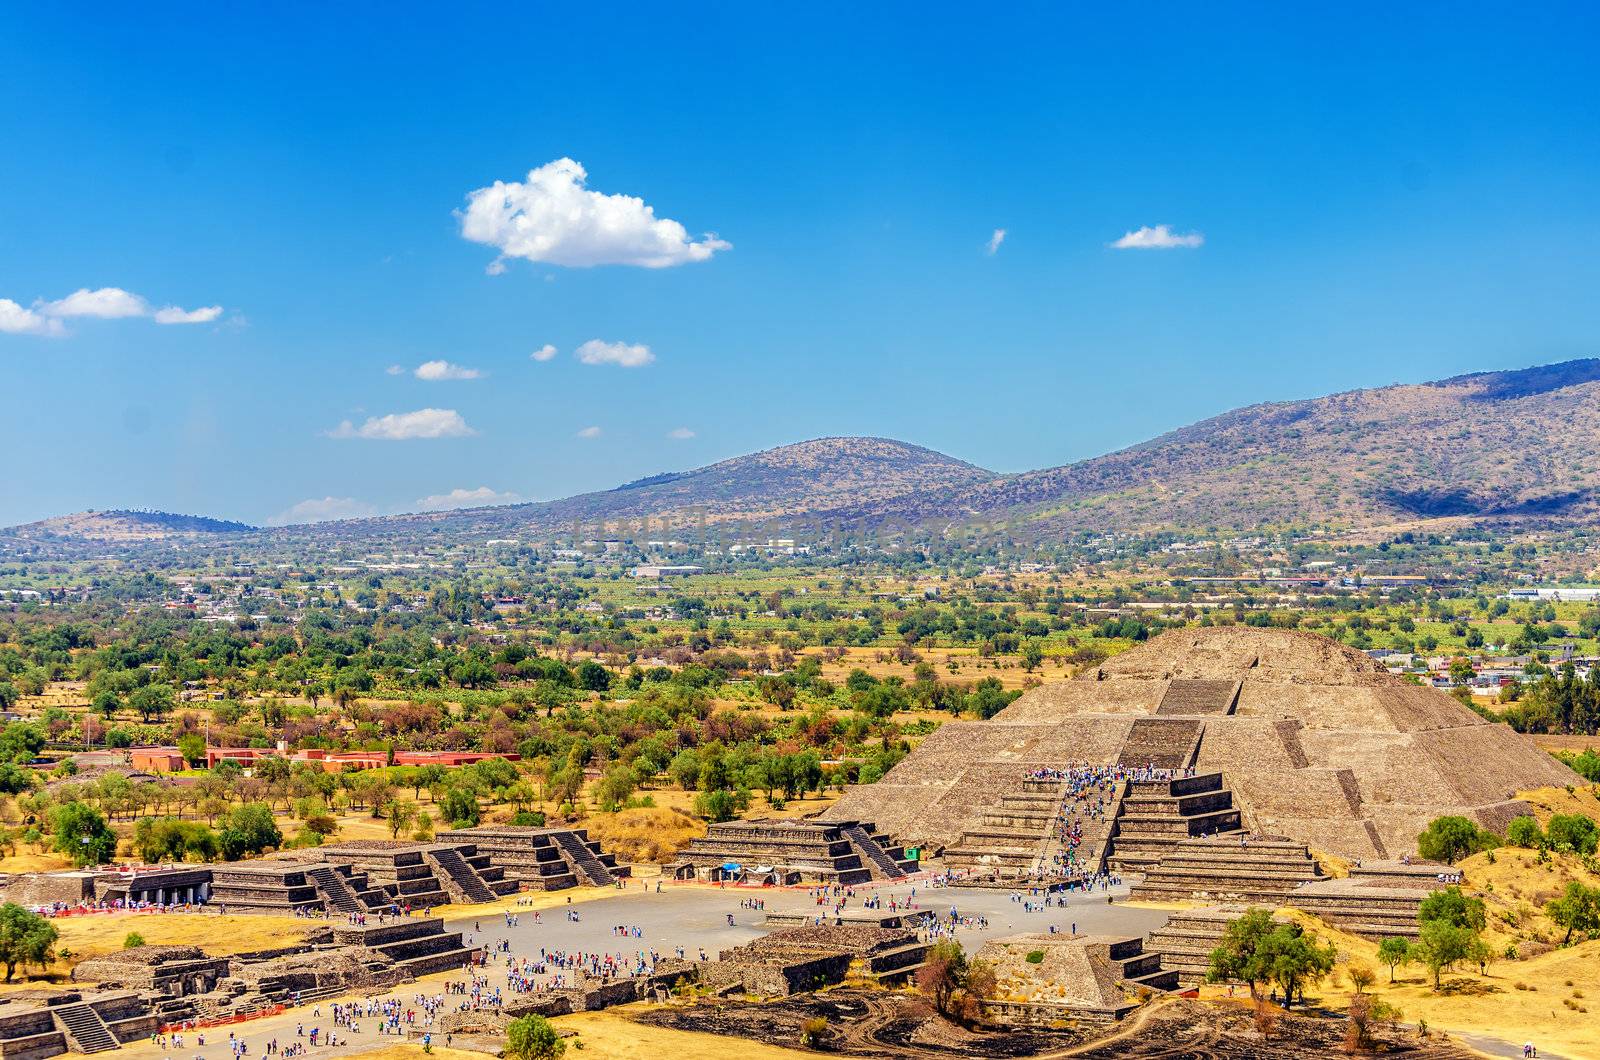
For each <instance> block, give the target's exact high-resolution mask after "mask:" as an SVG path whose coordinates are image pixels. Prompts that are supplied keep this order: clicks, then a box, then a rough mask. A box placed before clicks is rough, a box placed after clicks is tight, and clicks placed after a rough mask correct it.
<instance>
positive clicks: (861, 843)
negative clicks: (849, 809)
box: [839, 823, 905, 880]
mask: <svg viewBox="0 0 1600 1060" xmlns="http://www.w3.org/2000/svg"><path fill="white" fill-rule="evenodd" d="M839 831H840V832H842V833H843V834H844V835H845V836H846V837H847V838H848V839H849V840H850V845H851V846H854V847H856V848H857V849H858V850H860V851H861V853H862V854H864V855H865V856H866V858H867V860H868V861H870V862H872V865H871V868H872V869H873V875H874V876H878V875H881V876H882V877H883V878H884V879H888V880H898V879H900V878H901V877H903V876H904V875H905V872H903V871H902V870H901V868H900V866H899V865H897V864H895V860H894V858H891V857H890V856H889V853H888V851H886V850H884V849H883V845H882V844H881V843H879V842H878V841H877V840H876V839H874V838H873V837H872V834H871V833H869V832H868V831H867V830H866V829H865V828H863V827H861V825H859V824H855V823H851V824H844V825H841V826H840V827H839Z"/></svg>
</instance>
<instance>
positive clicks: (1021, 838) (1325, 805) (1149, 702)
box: [822, 626, 1578, 875]
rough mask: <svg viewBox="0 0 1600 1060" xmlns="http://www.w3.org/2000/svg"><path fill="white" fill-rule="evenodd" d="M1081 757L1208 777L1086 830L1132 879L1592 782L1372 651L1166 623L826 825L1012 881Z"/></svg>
mask: <svg viewBox="0 0 1600 1060" xmlns="http://www.w3.org/2000/svg"><path fill="white" fill-rule="evenodd" d="M1086 763H1087V764H1099V765H1115V764H1121V765H1124V766H1128V767H1130V768H1137V767H1144V766H1156V767H1158V768H1164V769H1172V770H1177V771H1180V773H1182V772H1184V771H1191V770H1192V771H1193V772H1194V773H1196V774H1197V775H1198V776H1196V777H1189V778H1184V779H1180V780H1177V781H1172V782H1150V783H1147V784H1144V785H1131V786H1130V788H1131V790H1129V791H1126V792H1125V793H1124V795H1123V803H1124V804H1123V805H1122V806H1119V807H1118V808H1117V813H1116V814H1115V815H1114V816H1113V819H1112V822H1111V823H1110V825H1109V827H1108V829H1107V834H1106V835H1104V836H1101V837H1086V845H1089V846H1091V847H1093V846H1098V848H1099V851H1098V853H1099V857H1100V858H1102V859H1110V860H1113V861H1114V860H1115V859H1117V858H1118V857H1119V856H1120V857H1122V859H1123V863H1124V864H1125V866H1126V867H1127V870H1128V871H1146V870H1148V869H1150V868H1151V867H1152V865H1153V863H1154V862H1155V861H1157V860H1159V859H1160V857H1161V856H1163V855H1164V854H1166V853H1167V852H1168V848H1170V846H1171V845H1172V844H1174V843H1176V842H1177V841H1178V840H1180V839H1189V838H1191V837H1197V836H1201V835H1205V834H1208V833H1210V832H1233V831H1239V832H1245V833H1251V834H1255V835H1259V836H1276V837H1283V838H1285V839H1288V840H1290V841H1292V842H1295V843H1300V844H1304V845H1307V846H1310V847H1314V848H1316V849H1318V850H1321V851H1325V852H1328V853H1332V854H1337V855H1340V856H1343V857H1346V858H1352V859H1376V860H1384V859H1397V858H1399V857H1400V856H1401V855H1403V854H1411V853H1414V852H1415V850H1416V837H1417V835H1418V834H1419V833H1420V832H1421V831H1422V830H1423V829H1424V828H1425V827H1426V826H1427V824H1428V822H1429V821H1431V820H1432V819H1433V818H1435V817H1439V816H1442V815H1445V814H1460V815H1462V816H1466V817H1470V818H1472V819H1474V820H1476V821H1477V822H1478V823H1479V824H1481V825H1483V826H1485V827H1487V828H1490V829H1493V830H1495V831H1502V830H1503V829H1504V828H1505V826H1506V823H1507V822H1508V821H1510V820H1511V819H1512V818H1513V817H1516V816H1519V815H1522V814H1525V813H1527V812H1529V811H1528V808H1527V806H1526V805H1525V804H1524V803H1522V802H1520V801H1519V800H1518V799H1517V797H1516V793H1517V792H1518V791H1521V790H1527V789H1531V788H1537V787H1544V786H1551V785H1556V786H1561V785H1566V784H1572V783H1577V782H1578V778H1577V775H1576V774H1574V773H1573V772H1572V771H1571V770H1569V769H1567V768H1566V767H1565V766H1563V765H1561V764H1560V763H1559V762H1557V761H1555V760H1554V759H1553V758H1551V757H1550V756H1549V755H1547V754H1545V753H1544V752H1543V751H1541V750H1539V749H1538V748H1537V747H1536V746H1535V745H1534V744H1533V743H1532V742H1531V741H1529V740H1527V739H1526V738H1524V737H1522V736H1520V735H1519V734H1517V733H1515V732H1513V731H1512V730H1511V729H1510V728H1509V727H1507V726H1505V725H1500V724H1493V723H1490V722H1488V721H1486V720H1484V719H1483V718H1481V717H1479V716H1478V715H1476V714H1474V713H1473V712H1472V711H1470V710H1468V709H1467V708H1466V707H1464V706H1462V705H1461V704H1460V703H1459V702H1457V701H1456V700H1455V699H1454V698H1452V697H1450V696H1448V695H1445V694H1444V693H1443V692H1440V691H1438V690H1436V689H1430V688H1424V687H1421V686H1419V685H1414V684H1411V683H1409V682H1407V681H1404V680H1402V679H1400V678H1398V677H1395V676H1392V675H1390V674H1389V673H1387V672H1386V671H1385V670H1384V669H1383V667H1382V666H1380V665H1379V664H1378V663H1377V662H1375V661H1374V660H1372V659H1370V658H1368V657H1367V656H1366V655H1363V654H1362V653H1361V652H1358V651H1355V650H1353V649H1351V648H1347V647H1344V646H1343V645H1340V644H1337V643H1335V642H1334V641H1331V640H1328V639H1326V638H1324V637H1319V636H1316V635H1314V634H1311V633H1305V632H1300V631H1293V630H1269V629H1255V628H1247V627H1241V626H1228V627H1213V628H1201V629H1177V630H1171V631H1168V632H1166V633H1163V634H1161V635H1160V636H1159V637H1156V638H1155V639H1154V640H1152V641H1150V642H1149V643H1147V644H1145V645H1142V646H1141V647H1138V648H1135V649H1134V650H1132V651H1129V652H1126V653H1124V654H1122V655H1119V656H1116V657H1115V658H1112V659H1110V660H1108V661H1107V662H1105V663H1104V664H1102V665H1101V666H1099V667H1097V668H1096V669H1094V670H1090V671H1088V672H1085V673H1083V674H1080V675H1079V676H1078V677H1077V678H1075V679H1074V680H1071V681H1063V682H1059V683H1056V684H1051V685H1046V686H1043V687H1041V688H1037V689H1035V690H1033V691H1032V692H1029V693H1027V694H1026V695H1024V696H1022V697H1021V698H1020V699H1018V700H1017V701H1016V702H1014V703H1012V704H1011V705H1010V706H1009V707H1007V708H1006V709H1005V710H1002V711H1001V712H1000V713H999V714H997V715H995V716H994V717H993V718H991V719H989V720H988V721H980V722H948V723H946V724H945V725H942V726H940V727H939V728H938V729H937V730H936V731H935V732H933V733H932V734H931V735H929V736H928V737H927V739H925V740H924V741H923V742H922V743H921V745H920V746H918V747H917V748H916V750H914V751H913V752H912V753H911V754H910V755H908V756H907V757H906V758H905V759H904V760H903V761H901V762H900V763H899V764H898V765H896V766H895V767H894V768H893V769H892V770H890V771H889V772H888V774H886V775H885V776H884V777H883V779H881V780H880V781H878V782H877V783H875V784H870V785H864V786H859V787H854V788H851V789H849V790H848V791H847V792H846V793H845V795H844V796H843V797H842V798H841V799H840V800H839V801H838V802H837V803H835V804H834V805H833V806H832V807H830V808H829V809H828V810H827V811H825V812H824V813H823V814H822V819H823V820H825V821H837V822H841V823H842V822H845V821H859V820H872V821H876V822H877V823H878V825H879V826H880V827H883V828H884V829H885V830H887V831H888V832H890V833H893V834H894V835H896V836H898V837H899V838H900V839H901V840H903V841H906V842H917V843H922V844H924V845H926V846H928V847H930V848H933V849H941V848H943V849H947V851H948V852H960V851H963V850H967V851H969V852H973V853H974V854H975V856H974V858H973V859H972V862H973V863H974V864H978V865H982V864H984V860H983V859H984V858H985V856H989V861H988V864H990V865H991V866H993V867H994V868H995V872H996V875H1003V874H1005V873H1003V872H1002V871H1001V870H1002V868H1004V867H1005V865H1006V863H1007V862H1009V865H1010V869H1011V874H1013V875H1014V874H1016V873H1017V872H1020V871H1025V870H1026V867H1027V866H1030V865H1032V864H1034V863H1035V859H1037V858H1038V857H1039V855H1040V854H1041V853H1042V850H1041V847H1042V845H1043V844H1045V843H1047V842H1048V840H1049V834H1048V822H1049V821H1050V820H1052V819H1053V818H1054V815H1055V812H1056V810H1057V808H1058V807H1060V806H1061V805H1062V804H1063V801H1064V799H1065V798H1066V792H1065V790H1064V789H1063V788H1062V787H1061V786H1059V785H1058V786H1056V788H1054V789H1051V787H1050V785H1049V784H1041V783H1038V782H1035V783H1032V784H1030V782H1029V780H1028V777H1027V774H1028V772H1029V770H1031V769H1035V768H1054V769H1061V768H1065V767H1067V766H1069V765H1074V764H1086ZM1026 796H1033V798H1031V799H1030V798H1027V797H1026ZM1052 798H1054V799H1055V802H1054V804H1052V803H1051V799H1052ZM1119 843H1120V844H1121V846H1122V848H1123V849H1122V850H1120V851H1119ZM1006 854H1009V855H1010V856H1009V857H1006V856H1002V855H1006Z"/></svg>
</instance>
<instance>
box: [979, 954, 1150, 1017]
mask: <svg viewBox="0 0 1600 1060" xmlns="http://www.w3.org/2000/svg"><path fill="white" fill-rule="evenodd" d="M977 959H978V960H980V961H984V962H986V963H987V964H988V965H989V966H990V967H991V968H992V969H993V970H994V973H995V993H994V996H993V997H992V998H989V999H986V1000H985V1001H984V1005H983V1012H984V1015H985V1016H986V1017H988V1018H989V1019H990V1020H991V1021H993V1022H995V1023H998V1024H1002V1025H1012V1026H1048V1025H1053V1024H1056V1023H1060V1022H1062V1021H1071V1020H1087V1021H1104V1020H1112V1019H1121V1018H1122V1017H1123V1016H1125V1015H1126V1014H1127V1013H1128V1012H1130V1011H1132V1010H1133V1009H1134V1008H1136V1007H1138V1002H1139V996H1140V995H1141V994H1148V993H1152V992H1164V991H1168V990H1173V989H1176V988H1177V986H1178V976H1177V973H1176V972H1173V971H1171V970H1169V969H1163V967H1162V963H1161V957H1160V956H1159V955H1157V954H1152V953H1146V952H1145V951H1144V947H1143V942H1142V941H1141V940H1140V939H1138V938H1112V937H1105V936H1099V935H1011V936H1008V937H1006V938H1003V939H994V940H991V941H989V942H986V943H984V945H983V948H982V949H981V950H979V951H978V954H977Z"/></svg>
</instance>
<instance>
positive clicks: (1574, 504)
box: [3, 359, 1600, 541]
mask: <svg viewBox="0 0 1600 1060" xmlns="http://www.w3.org/2000/svg"><path fill="white" fill-rule="evenodd" d="M1597 507H1600V359H1586V360H1575V361H1566V362H1563V363H1560V364H1552V365H1544V366H1539V367H1534V368H1526V369H1520V370H1515V371H1504V372H1485V373H1477V374H1473V375H1462V376H1456V377H1454V378H1450V379H1444V380H1440V381H1438V382H1433V383H1420V384H1403V385H1394V386H1387V387H1381V388H1375V389H1367V390H1352V391H1347V392H1344V393H1339V394H1333V395H1330V396H1327V397H1319V398H1310V399H1306V400H1301V401H1287V402H1273V403H1267V404H1259V405H1251V406H1248V407H1245V408H1240V409H1235V410H1233V411H1231V412H1227V413H1224V414H1222V415H1220V416H1215V417H1212V418H1210V419H1206V420H1202V421H1200V422H1198V423H1194V424H1191V425H1189V426H1187V427H1182V428H1179V429H1178V430H1175V431H1171V432H1169V433H1167V434H1163V435H1161V436H1160V437H1158V438H1153V439H1151V440H1150V441H1147V442H1143V443H1141V444H1139V445H1135V446H1132V447H1130V448H1127V449H1123V450H1120V451H1118V452H1114V453H1109V454H1106V455H1104V456H1097V457H1093V458H1090V459H1087V460H1081V461H1078V462H1076V463H1072V464H1065V465H1062V466H1059V467H1050V468H1046V469H1043V470H1039V471H1028V472H1023V473H1021V474H1009V475H1001V474H996V473H994V472H991V471H986V470H984V469H983V468H980V467H977V466H975V465H973V464H969V463H966V462H964V461H961V460H958V459H956V458H954V457H949V456H945V455H944V454H942V453H937V452H934V451H933V450H930V449H925V448H922V447H920V446H916V445H911V444H908V443H905V442H899V441H893V440H890V439H884V438H819V439H815V440H812V441H806V442H800V443H798V444H795V445H786V446H782V447H780V448H776V449H769V450H766V451H764V452H759V453H754V454H751V455H748V456H741V457H735V458H733V459H731V460H724V461H722V462H720V463H716V464H711V465H709V466H707V467H702V468H698V469H695V470H692V471H684V472H669V473H666V474H660V475H654V476H651V477H649V478H644V479H639V480H638V481H635V482H630V483H627V484H625V485H622V486H618V487H617V488H615V489H611V490H605V491H602V492H597V493H586V494H581V495H579V496H575V497H568V498H565V499H562V500H556V501H547V502H540V503H532V504H517V505H506V506H500V507H494V508H478V509H468V510H461V511H450V512H439V513H427V514H417V515H398V516H387V517H381V518H373V519H362V520H350V521H344V522H338V523H323V524H314V525H306V526H297V527H287V528H279V529H276V530H271V531H257V530H254V529H253V528H249V527H245V526H244V525H243V524H239V523H228V522H223V521H220V520H208V519H203V518H199V517H189V516H166V515H163V514H162V513H140V512H109V513H82V514H79V515H74V516H64V517H60V518H57V519H48V520H44V521H42V522H39V523H31V524H27V525H25V526H21V527H13V528H11V529H10V530H8V531H4V532H3V533H4V534H6V535H8V536H11V537H14V538H21V539H34V540H38V539H47V538H54V539H73V538H77V539H95V540H108V541H109V540H131V539H137V538H139V537H141V536H143V537H167V536H172V535H175V534H176V535H183V534H189V535H196V534H206V535H211V534H219V533H222V534H238V533H270V534H274V535H280V536H281V535H287V536H291V537H292V536H298V535H315V536H324V535H339V536H358V537H366V536H370V537H374V538H397V537H405V536H410V535H416V534H418V533H447V534H451V535H455V534H462V535H474V536H476V535H488V536H501V535H503V536H515V535H522V536H527V537H537V536H540V535H559V534H562V533H564V532H566V531H569V530H570V529H571V528H572V527H573V526H574V525H580V526H584V525H586V526H588V527H591V528H592V529H593V530H594V531H596V532H603V531H604V527H603V524H605V523H606V522H607V521H626V522H627V523H628V524H629V525H630V526H632V527H633V528H634V529H635V530H636V531H637V530H640V529H644V530H645V532H646V533H649V530H648V529H646V527H647V526H648V527H659V528H660V529H661V530H662V531H663V532H665V531H666V530H667V529H668V528H681V527H685V526H690V525H693V524H695V523H699V522H704V523H707V524H728V523H735V522H738V523H745V522H762V523H767V524H769V525H770V526H773V527H778V526H782V525H792V526H794V527H796V528H797V529H800V528H805V527H815V526H817V525H821V524H828V523H838V524H843V525H847V526H851V527H858V528H871V527H881V526H883V525H884V524H886V523H896V524H908V525H914V526H944V527H947V526H949V525H950V524H952V523H971V524H977V525H982V524H992V523H1000V522H1004V523H1006V524H1007V525H1009V526H1010V527H1011V528H1012V529H1013V530H1014V531H1016V532H1021V533H1024V534H1027V535H1030V536H1041V537H1049V536H1059V535H1060V534H1062V533H1066V532H1070V531H1073V530H1122V531H1139V530H1151V529H1162V528H1172V529H1204V528H1210V527H1217V528H1235V529H1247V528H1252V527H1258V526H1263V525H1279V526H1290V525H1293V526H1316V525H1326V526H1340V527H1347V526H1348V527H1359V526H1371V525H1383V524H1386V523H1393V522H1396V521H1404V520H1414V519H1418V518H1433V517H1439V516H1468V517H1477V518H1481V519H1492V520H1530V519H1536V520H1539V521H1541V522H1545V523H1557V524H1571V523H1582V522H1587V521H1592V520H1593V519H1594V518H1595V516H1596V514H1597ZM646 521H648V523H646ZM635 536H637V534H635Z"/></svg>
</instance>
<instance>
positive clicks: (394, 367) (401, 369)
mask: <svg viewBox="0 0 1600 1060" xmlns="http://www.w3.org/2000/svg"><path fill="white" fill-rule="evenodd" d="M383 371H384V374H385V375H405V374H406V370H405V366H404V365H399V364H391V365H390V366H389V367H387V368H385V369H384V370H383Z"/></svg>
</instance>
